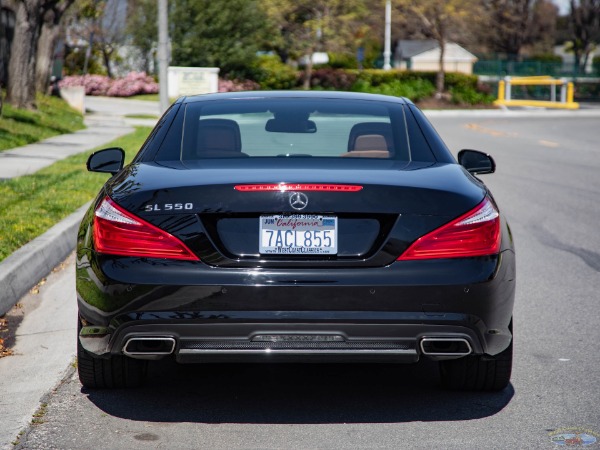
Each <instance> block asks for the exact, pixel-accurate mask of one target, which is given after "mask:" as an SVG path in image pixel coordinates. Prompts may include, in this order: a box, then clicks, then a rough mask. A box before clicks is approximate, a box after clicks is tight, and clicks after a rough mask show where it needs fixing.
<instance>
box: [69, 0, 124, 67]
mask: <svg viewBox="0 0 600 450" xmlns="http://www.w3.org/2000/svg"><path fill="white" fill-rule="evenodd" d="M126 18H127V3H126V2H122V1H119V0H78V1H77V3H76V8H75V10H74V11H73V13H72V14H71V17H70V21H71V24H70V31H71V36H72V37H73V38H74V39H75V40H77V41H82V42H85V41H87V47H86V52H85V59H84V61H83V68H82V71H83V73H88V72H89V69H90V67H91V66H93V65H94V63H95V56H96V54H99V56H100V59H101V60H102V64H103V65H104V70H105V71H106V74H107V75H108V76H109V77H111V78H112V76H113V64H114V61H115V59H117V57H118V49H119V47H120V46H122V45H123V44H124V43H125V23H126Z"/></svg>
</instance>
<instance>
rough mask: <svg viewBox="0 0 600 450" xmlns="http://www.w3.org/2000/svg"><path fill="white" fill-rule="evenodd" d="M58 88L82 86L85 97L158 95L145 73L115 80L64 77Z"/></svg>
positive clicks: (103, 77) (82, 76) (154, 83)
mask: <svg viewBox="0 0 600 450" xmlns="http://www.w3.org/2000/svg"><path fill="white" fill-rule="evenodd" d="M58 85H59V87H61V88H63V87H71V86H83V87H84V88H85V93H86V95H108V96H110V97H130V96H132V95H138V94H156V93H158V84H157V83H156V82H155V81H154V79H153V78H152V77H150V76H148V75H146V73H145V72H130V73H129V74H127V76H125V77H124V78H117V79H115V80H113V79H111V78H109V77H107V76H104V75H73V76H68V77H64V78H63V79H62V80H60V82H59V83H58Z"/></svg>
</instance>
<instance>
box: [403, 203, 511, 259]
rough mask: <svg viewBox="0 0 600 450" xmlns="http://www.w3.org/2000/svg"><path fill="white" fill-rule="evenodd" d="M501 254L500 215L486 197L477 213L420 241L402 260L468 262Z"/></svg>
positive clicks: (423, 237)
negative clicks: (480, 257)
mask: <svg viewBox="0 0 600 450" xmlns="http://www.w3.org/2000/svg"><path fill="white" fill-rule="evenodd" d="M499 251H500V215H499V214H498V210H497V209H496V208H495V207H494V205H493V204H492V202H491V201H490V200H489V199H488V198H487V197H486V198H485V199H484V200H483V201H482V202H481V203H480V204H479V205H477V206H476V207H475V208H474V209H472V210H471V211H469V212H467V213H466V214H463V215H462V216H460V217H459V218H457V219H454V220H453V221H452V222H449V223H447V224H446V225H443V226H441V227H440V228H438V229H436V230H433V231H432V232H430V233H428V234H426V235H425V236H422V237H420V238H419V239H417V240H416V241H415V242H413V244H412V245H411V246H410V247H408V249H407V250H406V251H405V252H404V253H403V254H402V255H400V257H398V260H400V261H404V260H411V259H433V258H464V257H469V256H485V255H493V254H496V253H498V252H499Z"/></svg>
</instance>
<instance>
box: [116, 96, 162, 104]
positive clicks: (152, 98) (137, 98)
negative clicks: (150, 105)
mask: <svg viewBox="0 0 600 450" xmlns="http://www.w3.org/2000/svg"><path fill="white" fill-rule="evenodd" d="M122 98H125V99H131V100H148V101H152V102H158V101H160V98H159V97H158V94H140V95H132V96H131V97H122Z"/></svg>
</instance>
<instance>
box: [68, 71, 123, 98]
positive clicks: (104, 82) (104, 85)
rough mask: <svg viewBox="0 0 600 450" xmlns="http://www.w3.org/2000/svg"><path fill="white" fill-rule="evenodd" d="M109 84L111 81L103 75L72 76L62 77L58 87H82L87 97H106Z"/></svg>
mask: <svg viewBox="0 0 600 450" xmlns="http://www.w3.org/2000/svg"><path fill="white" fill-rule="evenodd" d="M111 82H112V80H111V79H110V78H108V77H106V76H104V75H74V76H69V77H64V78H63V79H62V80H60V81H59V83H58V86H59V87H61V88H63V87H73V86H83V87H84V88H85V93H86V94H87V95H106V93H107V92H108V88H109V87H110V83H111Z"/></svg>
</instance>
